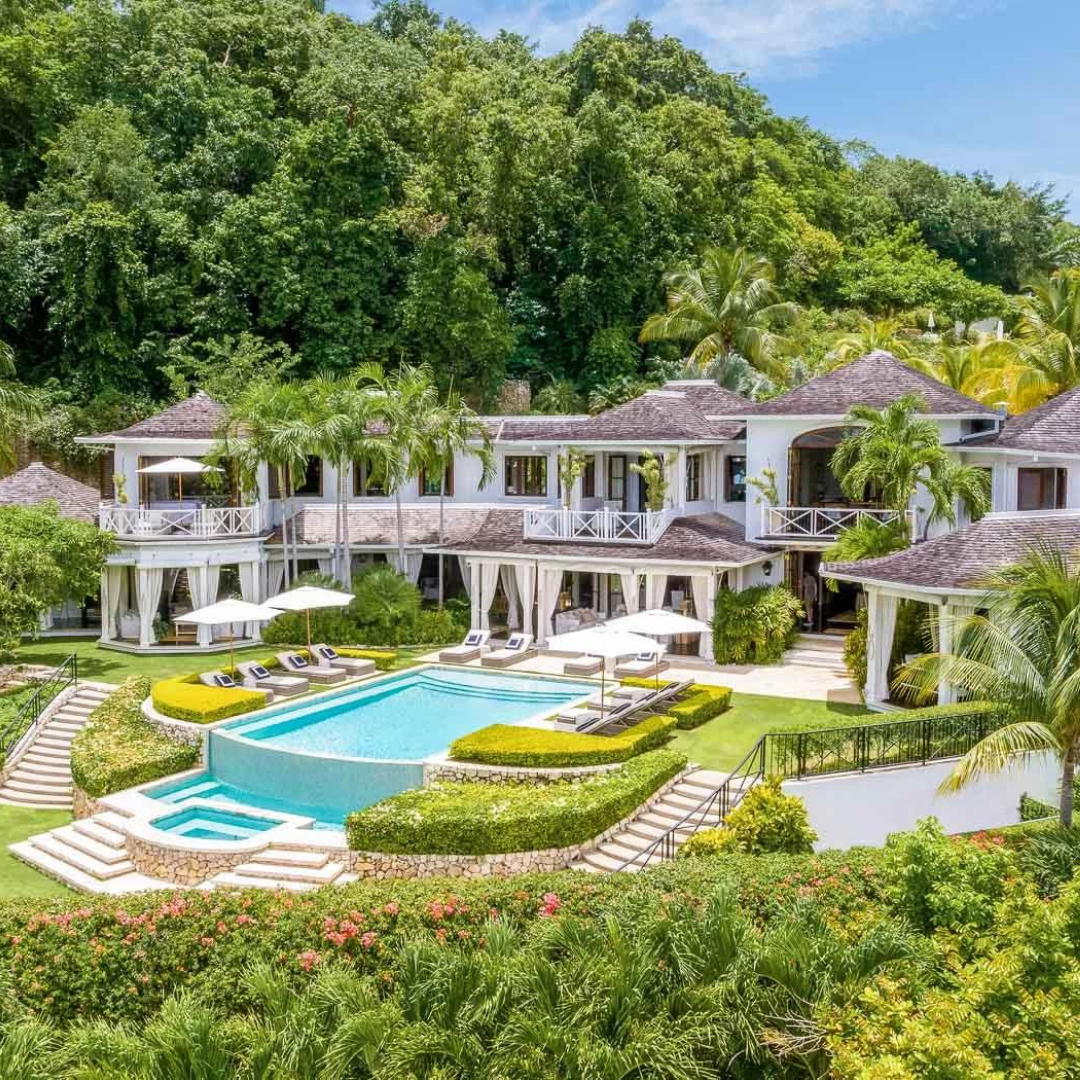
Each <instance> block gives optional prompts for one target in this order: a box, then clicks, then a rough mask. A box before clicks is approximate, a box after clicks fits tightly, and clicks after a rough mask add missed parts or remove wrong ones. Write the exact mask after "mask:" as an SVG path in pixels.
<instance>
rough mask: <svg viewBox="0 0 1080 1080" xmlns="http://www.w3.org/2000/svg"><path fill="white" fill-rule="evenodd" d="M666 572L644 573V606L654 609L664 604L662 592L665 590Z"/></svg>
mask: <svg viewBox="0 0 1080 1080" xmlns="http://www.w3.org/2000/svg"><path fill="white" fill-rule="evenodd" d="M667 579H668V576H667V574H646V575H645V608H646V610H647V611H655V610H656V609H657V608H662V607H663V606H664V593H665V592H667Z"/></svg>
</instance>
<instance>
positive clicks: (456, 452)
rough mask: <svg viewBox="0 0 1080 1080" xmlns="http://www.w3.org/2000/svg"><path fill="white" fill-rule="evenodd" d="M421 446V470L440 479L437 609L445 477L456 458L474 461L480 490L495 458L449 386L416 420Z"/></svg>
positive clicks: (476, 422) (488, 442)
mask: <svg viewBox="0 0 1080 1080" xmlns="http://www.w3.org/2000/svg"><path fill="white" fill-rule="evenodd" d="M419 421H420V424H421V427H422V436H421V437H422V440H423V442H424V449H423V453H422V456H423V459H424V466H423V467H424V469H425V470H426V471H428V472H431V471H437V472H438V476H439V547H440V550H439V607H442V606H443V553H442V550H441V548H442V545H443V544H445V543H446V522H445V504H446V473H447V470H449V469H450V468H452V466H453V464H454V459H455V457H457V456H462V457H464V456H471V457H475V458H477V459H478V460H479V462H480V467H481V473H480V487H481V488H485V487H487V485H488V484H489V483H490V482H491V481H492V480H493V479H494V477H495V455H494V452H493V451H492V447H491V437H490V436H489V435H488V432H487V428H485V427H484V425H483V424H482V423H481V422H480V418H479V417H478V416H477V415H476V413H475V412H474V411H473V410H472V408H470V407H469V405H467V404H466V403H465V401H463V400H462V398H461V396H460V395H459V394H458V393H457V392H456V391H455V390H454V388H453V386H451V388H450V390H449V392H448V393H447V396H446V400H445V401H443V402H441V403H440V404H439V405H437V406H436V407H435V408H433V409H429V410H428V411H427V412H426V413H424V414H423V415H422V416H421V417H420V418H419Z"/></svg>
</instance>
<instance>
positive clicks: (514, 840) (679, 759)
mask: <svg viewBox="0 0 1080 1080" xmlns="http://www.w3.org/2000/svg"><path fill="white" fill-rule="evenodd" d="M685 765H686V755H685V754H681V753H678V752H677V751H675V750H652V751H650V752H649V753H647V754H642V755H641V756H640V757H636V758H632V759H631V760H630V761H628V762H627V763H626V764H625V765H623V766H622V768H620V769H618V770H616V771H614V772H609V773H604V774H603V775H600V776H592V777H589V778H587V779H585V780H578V781H569V780H558V781H555V782H554V783H551V784H531V783H528V784H512V783H507V784H491V783H467V782H466V783H450V784H439V785H437V786H434V787H429V788H413V789H410V790H408V791H403V792H401V793H400V794H398V795H393V796H391V797H390V798H389V799H384V800H383V801H382V802H380V803H376V804H375V805H374V806H369V807H367V808H366V809H364V810H358V811H356V812H355V813H353V814H350V815H349V817H348V819H347V820H346V822H345V832H346V835H347V836H348V840H349V846H350V847H351V848H353V850H355V851H379V852H386V853H388V854H412V855H427V854H430V855H493V854H498V853H502V852H510V851H539V850H543V849H545V848H558V847H568V846H570V845H571V844H580V843H584V842H585V841H586V840H590V839H592V837H594V836H596V835H597V834H598V833H601V832H603V831H604V830H605V829H607V828H610V827H611V826H612V825H614V824H615V823H616V822H618V821H620V820H621V819H622V818H624V817H626V815H627V814H629V813H630V811H632V810H633V809H634V808H635V807H637V806H639V805H640V804H641V803H643V802H644V801H645V800H646V799H647V798H648V797H649V796H650V795H651V794H652V793H653V792H654V791H655V790H656V789H657V788H658V787H659V786H660V785H661V784H663V783H664V782H665V781H666V780H669V779H671V777H672V776H674V775H675V774H676V773H677V772H678V771H679V770H680V769H682V768H683V767H684V766H685Z"/></svg>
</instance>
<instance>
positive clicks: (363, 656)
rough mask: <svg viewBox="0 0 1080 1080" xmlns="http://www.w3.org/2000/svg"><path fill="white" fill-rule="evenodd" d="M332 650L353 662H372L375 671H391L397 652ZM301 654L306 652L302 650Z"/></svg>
mask: <svg viewBox="0 0 1080 1080" xmlns="http://www.w3.org/2000/svg"><path fill="white" fill-rule="evenodd" d="M334 648H335V649H336V650H337V653H338V655H339V656H347V657H349V659H355V660H374V661H375V668H376V670H377V671H393V670H394V667H395V666H396V665H397V651H396V650H395V649H346V648H340V649H339V648H338V647H337V646H336V645H335V646H334ZM301 652H305V653H306V652H307V649H302V650H301Z"/></svg>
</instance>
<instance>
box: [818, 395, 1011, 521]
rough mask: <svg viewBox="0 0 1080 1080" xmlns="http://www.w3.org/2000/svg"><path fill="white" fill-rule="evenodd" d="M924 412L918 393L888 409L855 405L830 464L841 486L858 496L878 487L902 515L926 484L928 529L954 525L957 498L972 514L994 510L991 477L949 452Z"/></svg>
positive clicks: (889, 506) (889, 505)
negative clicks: (932, 525)
mask: <svg viewBox="0 0 1080 1080" xmlns="http://www.w3.org/2000/svg"><path fill="white" fill-rule="evenodd" d="M925 410H926V403H925V402H924V401H923V400H922V398H920V397H919V395H918V394H902V395H901V396H900V397H899V398H897V399H896V400H895V401H894V402H892V403H891V404H890V405H888V406H887V407H886V408H884V409H875V408H872V407H871V406H869V405H857V406H856V407H855V408H853V409H852V410H851V411H850V412H849V413H848V415H847V417H846V419H845V424H847V425H848V432H847V434H846V435H845V437H844V438H843V439H842V440H841V442H840V444H839V446H837V448H836V450H835V451H833V456H832V460H831V463H830V464H831V467H832V471H833V474H834V475H835V476H836V478H837V480H838V481H839V483H840V488H841V490H842V491H843V492H844V494H845V495H846V496H847V497H848V498H849V499H853V500H860V499H862V498H863V497H864V494H865V492H866V489H867V488H868V487H872V488H875V489H876V490H878V491H880V492H881V499H882V502H883V503H884V505H885V506H886V508H887V509H889V510H892V511H893V512H894V513H895V514H896V515H897V517H898V518H899V517H902V516H903V515H904V514H906V512H907V510H908V507H909V505H910V504H911V500H912V499H913V498H914V496H915V494H916V492H917V491H918V489H919V487H923V488H925V489H926V491H927V492H928V493H929V495H930V498H931V500H932V508H931V512H930V514H929V515H928V517H927V520H926V524H925V528H926V529H929V527H930V523H931V522H932V521H936V520H945V521H948V522H949V524H950V525H954V524H956V502H957V501H958V500H959V501H960V502H961V503H963V505H964V507H965V508H966V510H967V512H968V514H969V516H971V517H972V518H978V517H981V516H982V515H983V514H985V513H986V512H987V511H988V510H989V508H990V480H989V477H988V476H987V475H986V473H985V472H983V471H982V470H981V469H978V468H976V467H975V466H972V465H964V464H962V463H960V462H957V461H956V460H955V459H954V458H953V457H952V456H950V454H949V452H948V451H947V450H946V449H945V447H944V446H942V444H941V434H940V432H939V431H938V427H937V425H936V424H935V423H934V422H933V421H932V420H926V419H923V418H921V417H920V416H919V413H921V412H925Z"/></svg>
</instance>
